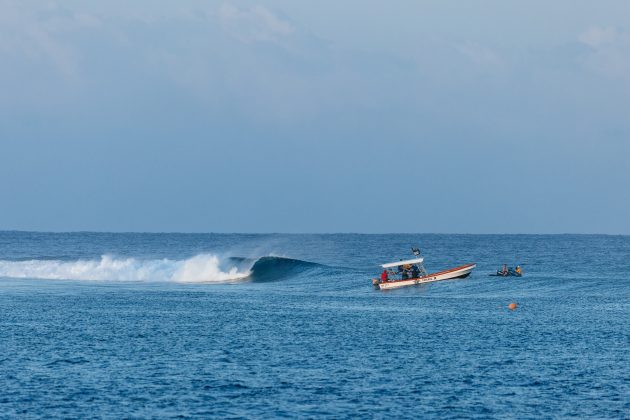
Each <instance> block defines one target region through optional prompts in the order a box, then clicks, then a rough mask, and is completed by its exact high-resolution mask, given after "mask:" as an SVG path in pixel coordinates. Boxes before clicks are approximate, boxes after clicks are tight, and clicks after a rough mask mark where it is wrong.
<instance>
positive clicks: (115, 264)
mask: <svg viewBox="0 0 630 420" xmlns="http://www.w3.org/2000/svg"><path fill="white" fill-rule="evenodd" d="M252 264H253V262H252ZM252 264H249V266H248V265H247V264H246V265H243V264H239V265H231V266H230V265H229V264H226V263H225V262H224V261H222V260H221V259H220V258H219V257H218V256H216V255H212V254H201V255H196V256H194V257H192V258H189V259H187V260H170V259H161V260H138V259H135V258H115V257H112V256H109V255H103V256H101V258H100V259H95V260H75V261H60V260H27V261H6V260H5V261H1V260H0V277H10V278H33V279H52V280H61V279H63V280H110V281H173V282H182V283H204V282H230V281H237V280H241V279H244V278H247V277H248V276H249V275H250V274H251V272H250V268H251V265H252Z"/></svg>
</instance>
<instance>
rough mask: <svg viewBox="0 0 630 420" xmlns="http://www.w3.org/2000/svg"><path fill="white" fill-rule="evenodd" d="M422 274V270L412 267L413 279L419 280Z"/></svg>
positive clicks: (415, 266)
mask: <svg viewBox="0 0 630 420" xmlns="http://www.w3.org/2000/svg"><path fill="white" fill-rule="evenodd" d="M419 274H420V270H419V269H418V266H417V265H415V264H414V265H412V266H411V278H412V279H417V278H418V275H419Z"/></svg>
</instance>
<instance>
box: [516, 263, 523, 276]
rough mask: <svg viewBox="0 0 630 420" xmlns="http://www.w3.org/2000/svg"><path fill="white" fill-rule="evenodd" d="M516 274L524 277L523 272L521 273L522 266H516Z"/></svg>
mask: <svg viewBox="0 0 630 420" xmlns="http://www.w3.org/2000/svg"><path fill="white" fill-rule="evenodd" d="M514 272H515V273H516V275H517V276H521V275H523V272H522V271H521V266H520V265H517V266H516V268H515V269H514Z"/></svg>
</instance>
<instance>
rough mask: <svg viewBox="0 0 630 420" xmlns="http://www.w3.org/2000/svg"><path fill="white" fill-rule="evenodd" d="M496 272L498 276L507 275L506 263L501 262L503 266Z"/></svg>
mask: <svg viewBox="0 0 630 420" xmlns="http://www.w3.org/2000/svg"><path fill="white" fill-rule="evenodd" d="M497 274H498V275H500V276H507V275H508V268H507V264H503V267H502V268H501V270H500V271H497Z"/></svg>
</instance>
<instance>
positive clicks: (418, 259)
mask: <svg viewBox="0 0 630 420" xmlns="http://www.w3.org/2000/svg"><path fill="white" fill-rule="evenodd" d="M422 261H424V258H422V257H420V258H414V259H413V260H405V261H397V262H393V263H387V264H382V265H381V267H383V268H392V267H398V266H399V265H407V264H420V263H422Z"/></svg>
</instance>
